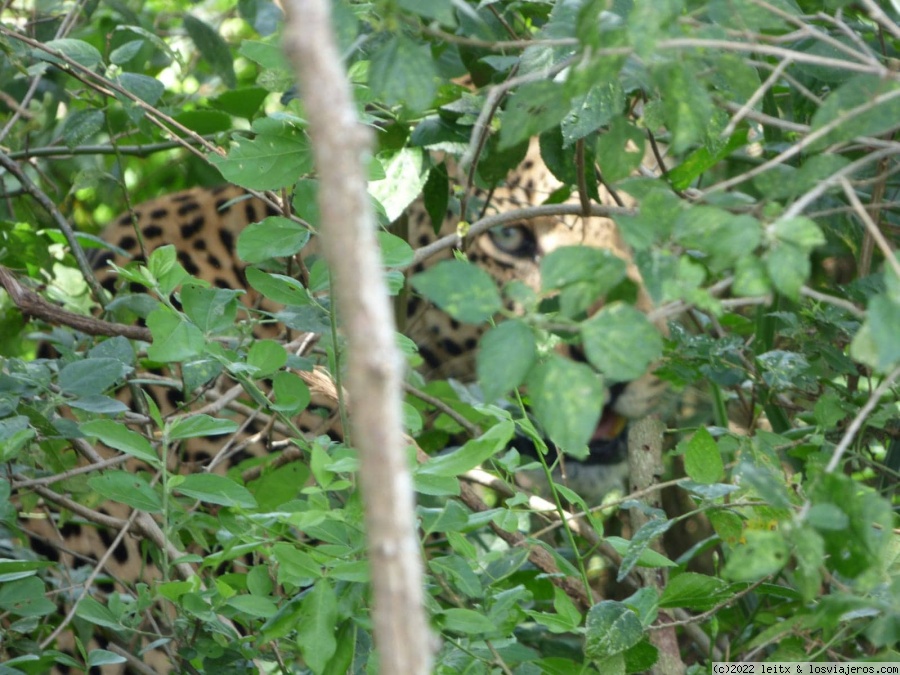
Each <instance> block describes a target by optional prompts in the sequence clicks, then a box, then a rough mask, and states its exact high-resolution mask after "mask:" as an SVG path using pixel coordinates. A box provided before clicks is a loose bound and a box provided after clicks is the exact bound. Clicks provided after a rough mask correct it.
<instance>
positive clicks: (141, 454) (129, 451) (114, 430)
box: [79, 420, 160, 466]
mask: <svg viewBox="0 0 900 675" xmlns="http://www.w3.org/2000/svg"><path fill="white" fill-rule="evenodd" d="M79 429H81V433H83V434H84V435H85V436H96V437H97V438H99V439H100V440H101V441H102V442H103V443H104V444H105V445H108V446H109V447H111V448H114V449H116V450H120V451H122V452H124V453H125V454H126V455H131V456H132V457H137V458H138V459H142V460H144V461H145V462H147V463H148V464H151V465H153V466H159V464H160V460H159V458H158V457H157V456H156V451H155V450H154V449H153V446H151V445H150V442H149V441H148V440H147V439H146V438H144V437H143V436H141V435H140V434H137V433H135V432H134V431H131V430H130V429H128V428H126V427H125V425H124V424H122V423H121V422H113V421H112V420H93V421H91V422H82V423H81V424H80V425H79Z"/></svg>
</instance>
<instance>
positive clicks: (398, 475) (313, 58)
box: [284, 0, 432, 675]
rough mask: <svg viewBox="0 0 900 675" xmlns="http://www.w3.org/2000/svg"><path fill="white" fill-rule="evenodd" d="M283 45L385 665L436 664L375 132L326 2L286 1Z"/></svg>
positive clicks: (398, 668) (421, 667) (404, 668)
mask: <svg viewBox="0 0 900 675" xmlns="http://www.w3.org/2000/svg"><path fill="white" fill-rule="evenodd" d="M285 9H286V14H287V25H286V28H285V33H284V36H285V37H284V40H285V48H286V51H287V53H288V56H289V58H290V59H291V62H292V64H293V66H294V69H295V71H296V73H297V77H298V81H299V83H300V90H301V92H302V95H303V103H304V107H305V110H306V115H307V119H308V121H309V130H310V136H311V137H312V146H313V152H314V156H315V160H316V167H317V169H318V174H319V181H320V186H321V187H320V189H319V206H320V211H321V222H322V227H321V230H322V250H323V253H324V256H325V258H326V260H327V261H328V264H329V266H330V269H331V272H332V278H333V289H334V294H335V300H336V305H337V310H338V312H339V314H340V316H341V319H342V325H343V330H344V334H345V335H346V337H347V343H348V346H349V347H348V348H349V371H348V378H347V384H348V390H349V394H350V398H351V400H352V402H353V419H352V421H351V425H352V431H353V438H354V439H355V443H356V446H357V448H358V450H359V455H360V487H361V490H362V496H363V500H364V504H365V514H366V530H367V534H368V542H369V559H370V563H371V564H370V569H371V570H372V592H373V597H374V611H373V623H374V636H375V644H376V646H377V648H378V652H379V658H380V665H381V672H384V673H404V674H409V675H414V674H417V673H421V674H422V675H424V674H425V673H429V672H431V660H432V659H431V648H430V642H431V640H430V638H429V633H428V621H427V619H426V615H425V611H424V590H423V588H424V587H423V573H422V562H421V560H420V558H419V543H418V539H417V537H416V526H415V517H414V500H413V490H412V479H411V477H410V472H409V467H408V466H407V461H406V453H405V449H404V443H403V430H402V423H401V405H400V404H401V398H400V396H401V394H400V384H401V358H400V355H399V353H398V351H397V349H396V347H395V345H394V330H395V329H394V320H393V315H392V310H391V305H390V302H389V300H388V293H387V288H386V286H385V283H384V281H383V273H382V268H381V262H380V258H379V254H378V248H377V245H376V240H375V224H374V217H373V214H372V209H371V206H370V201H369V197H368V194H367V192H366V186H367V185H366V170H365V167H364V163H365V159H366V157H367V156H368V155H369V154H370V152H371V147H370V146H371V142H372V141H371V137H370V135H369V133H368V132H367V131H366V130H365V129H364V127H363V126H362V125H361V124H360V123H359V120H358V119H357V117H356V113H355V110H356V108H355V105H354V101H353V97H352V94H351V90H350V85H349V83H348V81H347V77H346V73H345V72H344V69H343V66H342V64H341V61H340V57H339V53H338V50H337V46H336V44H335V41H334V35H333V33H332V27H331V18H330V13H329V12H330V10H329V3H328V2H327V0H291V1H290V2H285Z"/></svg>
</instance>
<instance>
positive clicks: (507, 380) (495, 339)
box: [475, 320, 537, 402]
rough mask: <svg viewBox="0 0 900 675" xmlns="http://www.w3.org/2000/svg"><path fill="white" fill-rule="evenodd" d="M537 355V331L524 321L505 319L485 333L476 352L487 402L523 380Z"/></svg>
mask: <svg viewBox="0 0 900 675" xmlns="http://www.w3.org/2000/svg"><path fill="white" fill-rule="evenodd" d="M536 358H537V346H536V345H535V341H534V332H533V331H532V330H531V328H529V327H528V326H527V325H526V324H525V323H523V322H521V321H518V320H510V321H504V322H503V323H501V324H500V325H498V326H495V327H494V328H491V329H490V330H489V331H488V332H487V333H485V334H484V335H483V336H482V337H481V342H480V344H479V348H478V352H477V353H476V355H475V369H476V371H477V373H478V383H479V384H480V385H481V390H482V392H483V393H484V400H485V402H490V401H495V400H496V399H497V398H499V397H500V396H502V395H503V394H505V393H507V392H508V391H510V390H512V389H515V388H516V387H518V386H519V385H520V384H522V382H523V381H524V380H525V376H526V375H527V374H528V371H529V370H530V369H531V366H532V365H533V364H534V361H535V359H536Z"/></svg>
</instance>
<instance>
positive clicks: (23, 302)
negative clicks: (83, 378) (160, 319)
mask: <svg viewBox="0 0 900 675" xmlns="http://www.w3.org/2000/svg"><path fill="white" fill-rule="evenodd" d="M0 286H3V288H4V289H6V292H7V293H9V297H10V298H12V301H13V302H14V303H15V304H16V307H18V308H19V311H21V312H22V314H24V315H26V316H31V317H35V318H37V319H41V320H42V321H46V322H47V323H50V324H53V325H57V326H59V325H62V326H69V327H70V328H74V329H75V330H79V331H81V332H82V333H86V334H88V335H109V336H120V335H121V336H122V337H126V338H128V339H130V340H143V341H144V342H149V341H150V339H151V336H150V330H149V329H147V328H142V327H141V326H123V325H121V324H118V323H111V322H109V321H103V320H102V319H97V318H95V317H93V316H83V315H81V314H75V313H74V312H70V311H68V310H65V309H63V308H62V307H57V306H56V305H54V304H52V303H50V302H47V301H46V300H44V298H42V297H41V296H40V295H38V294H37V293H35V292H34V291H32V290H31V289H28V288H26V287H25V286H23V285H22V284H20V283H19V281H18V279H16V277H15V275H14V274H13V273H12V272H11V271H10V270H9V269H8V268H6V267H3V266H2V265H0Z"/></svg>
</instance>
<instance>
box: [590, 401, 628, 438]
mask: <svg viewBox="0 0 900 675" xmlns="http://www.w3.org/2000/svg"><path fill="white" fill-rule="evenodd" d="M627 421H628V420H626V419H625V418H624V417H622V416H621V415H619V414H617V413H616V412H615V411H614V410H613V409H612V408H611V407H609V406H607V407H605V408H603V414H602V415H601V416H600V421H599V422H598V423H597V428H596V429H594V435H593V436H591V440H592V441H611V440H613V439H614V438H618V437H619V435H620V434H621V433H622V431H624V429H625V424H626V423H627Z"/></svg>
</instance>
